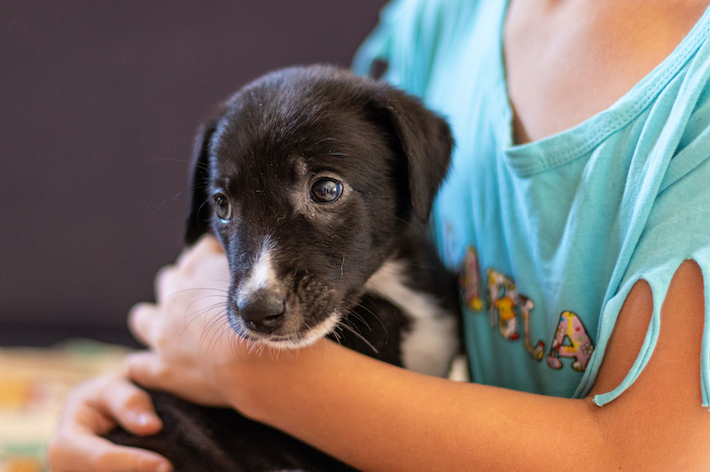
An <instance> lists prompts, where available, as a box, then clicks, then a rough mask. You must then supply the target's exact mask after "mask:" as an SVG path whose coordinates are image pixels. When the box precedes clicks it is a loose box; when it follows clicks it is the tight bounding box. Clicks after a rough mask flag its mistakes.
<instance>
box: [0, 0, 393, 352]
mask: <svg viewBox="0 0 710 472" xmlns="http://www.w3.org/2000/svg"><path fill="white" fill-rule="evenodd" d="M384 3H385V1H384V0H351V1H342V0H259V1H253V0H252V1H246V0H220V1H204V2H202V1H201V2H197V1H180V0H171V1H166V0H163V1H158V0H156V1H152V0H151V1H144V0H122V1H117V0H116V1H94V0H61V1H60V0H56V1H51V0H42V1H39V0H3V1H2V2H0V159H1V160H0V162H1V163H2V167H0V347H1V346H21V345H24V346H48V345H52V344H54V343H56V342H59V341H62V340H64V339H67V338H75V337H88V338H92V339H96V340H100V341H104V342H111V343H121V344H127V345H133V341H132V339H131V337H130V335H129V333H128V331H127V329H126V313H127V311H128V309H129V308H130V307H131V305H133V304H134V303H136V302H139V301H144V300H152V299H153V292H152V281H153V276H154V275H155V272H156V271H157V270H158V269H159V268H160V267H161V266H163V265H165V264H167V263H170V262H171V261H173V260H174V259H175V257H176V256H177V254H178V253H179V252H180V250H181V248H182V235H183V225H184V220H185V217H186V211H187V206H188V195H189V191H188V186H187V183H188V164H189V160H190V154H191V151H192V144H193V136H194V132H195V129H196V127H197V125H198V123H199V122H200V121H201V120H203V119H204V118H206V116H207V115H208V114H209V111H210V110H211V108H212V106H213V105H214V104H215V103H217V102H218V101H220V100H222V99H224V98H226V97H227V96H228V95H229V94H230V93H231V92H233V91H234V90H236V89H237V88H239V87H240V86H241V85H243V84H245V83H246V82H248V81H250V80H251V79H253V78H255V77H257V76H259V75H261V74H263V73H265V72H267V71H270V70H273V69H276V68H280V67H284V66H289V65H296V64H309V63H315V62H327V63H334V64H340V65H343V66H348V65H349V64H350V61H351V58H352V56H353V53H354V52H355V50H356V48H357V47H358V45H359V44H360V43H361V42H362V40H363V39H364V38H365V36H366V35H367V33H368V32H369V31H370V30H371V29H372V28H373V27H374V26H375V24H376V22H377V18H378V12H379V10H380V9H381V7H382V6H383V5H384Z"/></svg>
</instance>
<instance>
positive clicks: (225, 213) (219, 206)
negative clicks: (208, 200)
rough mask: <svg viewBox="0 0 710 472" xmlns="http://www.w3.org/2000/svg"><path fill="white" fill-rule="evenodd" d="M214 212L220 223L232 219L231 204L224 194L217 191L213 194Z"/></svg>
mask: <svg viewBox="0 0 710 472" xmlns="http://www.w3.org/2000/svg"><path fill="white" fill-rule="evenodd" d="M214 212H215V213H216V214H217V218H219V220H220V221H221V222H222V223H227V222H228V221H229V220H231V219H232V204H231V203H229V200H227V197H226V196H225V195H224V194H221V193H218V194H217V195H215V196H214Z"/></svg>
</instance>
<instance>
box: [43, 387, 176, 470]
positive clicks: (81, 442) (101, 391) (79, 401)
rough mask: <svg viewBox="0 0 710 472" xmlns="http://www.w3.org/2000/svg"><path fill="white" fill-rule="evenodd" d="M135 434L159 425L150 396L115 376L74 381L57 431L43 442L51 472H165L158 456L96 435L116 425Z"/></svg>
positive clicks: (167, 467) (167, 466)
mask: <svg viewBox="0 0 710 472" xmlns="http://www.w3.org/2000/svg"><path fill="white" fill-rule="evenodd" d="M119 424H120V425H121V426H122V427H123V428H124V429H125V430H127V431H129V432H131V433H133V434H136V435H149V434H155V433H157V432H158V431H160V429H161V428H162V426H163V425H162V423H161V421H160V419H159V418H158V416H157V415H156V414H155V410H154V409H153V405H152V403H151V401H150V397H149V396H148V394H147V393H146V392H144V391H143V390H141V389H139V388H138V387H136V386H135V385H134V384H133V383H131V382H130V381H128V380H127V379H126V378H125V377H123V376H120V375H106V376H103V377H98V378H96V379H92V380H90V381H87V382H85V383H83V384H81V385H79V386H78V387H77V388H76V389H75V390H74V391H73V392H72V393H71V394H70V396H69V398H68V399H67V402H66V404H65V406H64V411H63V414H62V418H61V420H60V424H59V428H58V430H57V433H56V434H55V436H54V437H53V438H52V440H51V441H50V443H49V450H48V456H49V466H50V470H51V471H52V472H168V471H170V470H172V467H171V465H170V463H169V462H168V460H167V459H165V458H164V457H162V456H160V455H158V454H156V453H154V452H151V451H145V450H142V449H136V448H130V447H124V446H117V445H115V444H113V443H111V442H109V441H107V440H106V439H104V438H102V437H100V436H101V435H103V434H106V433H108V432H109V431H111V430H112V429H113V428H115V427H116V426H117V425H119Z"/></svg>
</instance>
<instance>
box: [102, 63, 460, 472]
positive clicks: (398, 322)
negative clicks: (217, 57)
mask: <svg viewBox="0 0 710 472" xmlns="http://www.w3.org/2000/svg"><path fill="white" fill-rule="evenodd" d="M452 145H453V140H452V137H451V133H450V130H449V127H448V126H447V124H446V122H445V121H444V120H443V119H441V118H440V117H438V116H437V115H435V114H434V113H432V112H430V111H428V110H426V109H425V108H424V106H422V105H421V103H420V102H419V101H418V100H416V99H415V98H413V97H411V96H409V95H406V94H405V93H403V92H401V91H399V90H397V89H395V88H393V87H391V86H389V85H387V84H385V83H382V82H377V81H373V80H369V79H365V78H361V77H356V76H353V75H352V74H351V73H349V72H347V71H344V70H340V69H337V68H333V67H329V66H312V67H305V68H290V69H285V70H281V71H277V72H274V73H271V74H268V75H266V76H264V77H262V78H260V79H258V80H256V81H255V82H253V83H251V84H249V85H247V86H246V87H244V88H243V89H242V90H240V91H239V92H237V93H236V94H235V95H234V96H232V97H231V98H230V99H229V100H227V101H226V102H225V103H224V104H222V105H221V106H220V108H219V110H218V112H217V114H216V117H215V119H214V120H213V121H212V122H211V123H209V124H208V125H207V126H205V127H204V129H202V130H201V132H200V135H199V137H198V145H197V146H196V151H195V158H194V165H193V180H192V188H193V196H192V206H191V213H190V216H189V218H188V222H187V231H186V241H187V243H188V244H192V243H194V242H195V241H196V240H197V239H198V238H199V237H200V236H201V235H203V234H204V233H205V232H212V233H214V234H215V235H216V236H217V237H218V238H219V240H220V241H221V243H222V245H223V246H224V249H225V252H226V254H227V257H228V259H229V267H230V272H231V278H232V279H231V285H230V288H229V291H228V295H227V308H226V314H225V316H226V317H227V319H228V320H229V323H230V325H231V327H232V328H233V329H234V330H235V331H236V332H237V333H238V334H239V335H240V336H242V337H243V338H245V339H247V340H249V341H251V342H254V343H259V344H262V345H265V346H268V347H271V348H274V349H294V348H300V347H303V346H307V345H309V344H311V343H313V342H314V341H316V340H317V339H319V338H321V337H323V336H329V337H331V338H332V339H334V340H335V341H337V342H340V343H342V344H343V345H345V346H347V347H350V348H352V349H355V350H357V351H359V352H362V353H364V354H367V355H370V356H373V357H375V358H378V359H381V360H383V361H385V362H389V363H392V364H395V365H398V366H402V367H405V368H407V369H411V370H414V371H417V372H421V373H425V374H430V375H436V376H445V375H446V374H447V372H448V370H449V367H450V364H451V361H452V359H453V357H454V356H455V355H456V354H457V353H458V350H459V342H458V301H457V289H456V280H455V277H454V276H453V275H452V274H450V273H448V272H447V271H446V269H445V268H444V267H443V265H442V264H441V262H440V261H439V260H438V258H437V256H436V254H435V252H434V249H433V247H432V244H431V242H430V240H429V237H428V231H427V222H428V219H429V213H430V210H431V207H432V201H433V199H434V196H435V194H436V192H437V190H438V188H439V186H440V184H441V182H442V180H443V179H444V177H445V175H446V173H447V169H448V166H449V160H450V153H451V148H452ZM265 355H267V354H265ZM152 396H153V400H154V401H155V403H156V408H157V409H158V413H159V414H160V415H161V417H162V418H163V421H164V423H165V428H164V430H163V432H161V433H160V434H158V435H156V436H152V437H146V438H136V437H132V436H130V435H129V434H127V433H125V432H123V431H120V430H117V431H114V432H113V433H111V434H110V435H109V438H110V439H111V440H113V441H115V442H119V443H122V444H127V445H132V446H138V447H144V448H148V449H153V450H155V451H157V452H159V453H161V454H164V455H165V456H167V457H168V458H169V459H170V460H172V462H173V464H174V465H175V468H176V471H191V472H195V471H211V472H214V471H230V472H233V471H242V470H243V471H271V470H287V469H288V470H308V471H331V472H332V471H339V470H352V469H351V468H350V467H349V466H347V465H345V464H342V463H340V462H338V461H336V460H335V459H332V458H330V457H328V456H326V455H325V454H322V453H321V452H319V451H317V450H315V449H313V448H311V447H310V446H307V445H305V444H303V443H301V442H299V441H297V440H295V439H294V438H292V437H290V436H287V435H285V434H283V433H281V432H279V431H276V430H274V429H272V428H269V427H267V426H264V425H261V424H258V423H255V422H252V421H250V420H248V419H246V418H244V417H242V416H241V415H239V414H238V413H237V412H235V411H233V410H223V409H214V408H203V407H199V406H196V405H192V404H189V403H187V402H184V401H181V400H179V399H177V398H174V397H172V396H170V395H167V394H165V393H160V392H152ZM334 421H337V418H335V419H334Z"/></svg>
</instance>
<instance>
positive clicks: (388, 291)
mask: <svg viewBox="0 0 710 472" xmlns="http://www.w3.org/2000/svg"><path fill="white" fill-rule="evenodd" d="M403 274H404V266H403V264H402V263H400V262H392V261H389V262H386V263H385V264H384V265H383V266H382V267H381V268H380V269H379V270H378V271H377V272H375V273H374V274H373V275H372V277H370V279H369V280H368V281H367V283H366V284H365V288H366V289H367V290H368V291H369V292H372V293H374V294H377V295H379V296H381V297H384V298H385V299H387V300H389V301H390V302H391V303H393V304H394V305H396V306H397V307H399V308H400V309H402V310H403V311H404V312H405V313H406V315H407V316H408V317H409V319H410V330H409V331H408V332H407V333H405V334H404V336H403V340H402V347H401V350H402V362H403V364H404V367H405V368H407V369H408V370H412V371H415V372H420V373H422V374H428V375H435V376H438V377H446V376H447V375H448V373H449V369H450V368H451V362H452V360H453V358H454V356H456V354H457V353H458V352H459V341H458V335H457V321H456V319H455V318H454V317H453V316H451V315H450V314H448V313H446V312H444V310H442V309H441V308H440V307H439V306H438V305H437V303H436V300H435V299H434V298H433V297H432V296H431V295H429V294H425V293H421V292H417V291H414V290H412V289H411V288H409V287H407V286H406V285H405V284H404V283H403V282H402V281H403Z"/></svg>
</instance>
